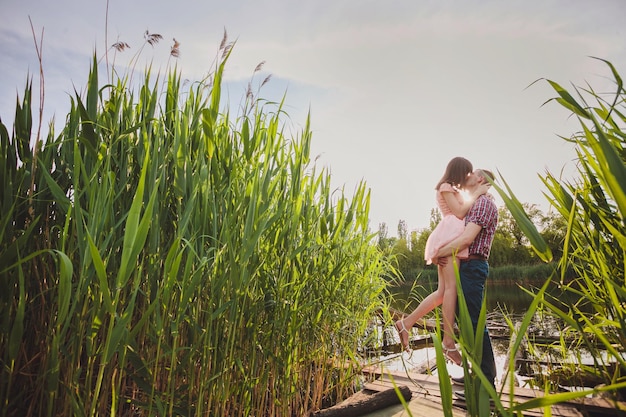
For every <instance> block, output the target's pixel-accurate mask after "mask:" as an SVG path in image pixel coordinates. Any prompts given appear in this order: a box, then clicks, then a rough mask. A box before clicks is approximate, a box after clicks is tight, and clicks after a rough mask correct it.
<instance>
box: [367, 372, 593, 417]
mask: <svg viewBox="0 0 626 417" xmlns="http://www.w3.org/2000/svg"><path fill="white" fill-rule="evenodd" d="M392 378H393V381H392V380H391V379H392ZM394 383H395V384H396V385H407V386H408V387H410V388H411V390H412V391H413V394H414V399H417V398H422V399H427V400H430V401H434V402H435V403H439V404H440V405H439V407H441V390H440V387H439V377H438V376H436V375H421V374H413V375H412V374H410V373H409V374H408V375H407V374H396V373H393V374H391V373H388V374H385V375H381V377H380V378H379V379H377V380H375V381H372V382H370V383H367V384H365V385H364V389H365V390H370V391H373V392H379V391H384V390H387V389H390V388H393V385H394ZM453 390H462V388H461V387H458V389H457V388H456V387H455V386H453ZM519 391H520V394H521V395H518V388H517V387H516V389H515V396H514V400H513V401H514V402H516V403H521V402H524V401H528V400H529V399H531V398H535V397H537V396H541V395H543V392H541V391H538V390H532V389H524V388H519ZM500 401H501V402H502V404H503V405H504V406H505V407H508V406H510V404H511V402H510V396H509V395H508V391H507V392H503V395H502V397H501V398H500ZM452 404H453V405H454V406H457V407H462V408H465V407H466V404H465V402H464V401H462V400H460V399H457V398H454V399H453V403H452ZM550 411H551V413H552V415H553V416H555V417H559V416H560V417H581V416H582V414H581V413H580V411H579V410H578V408H577V407H576V406H575V405H574V404H571V403H560V404H555V405H553V406H551V407H550ZM522 414H523V415H525V416H528V417H535V416H537V417H538V416H543V415H544V414H545V412H544V410H543V409H541V408H539V409H531V410H525V411H523V412H522Z"/></svg>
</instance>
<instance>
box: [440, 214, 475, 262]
mask: <svg viewBox="0 0 626 417" xmlns="http://www.w3.org/2000/svg"><path fill="white" fill-rule="evenodd" d="M481 229H482V226H480V225H478V224H476V223H468V224H466V225H465V230H463V233H461V235H460V236H459V237H457V238H456V239H454V240H453V241H452V242H450V243H448V244H447V245H445V246H443V247H441V248H439V250H438V251H437V254H436V256H435V258H445V257H447V256H451V255H452V254H453V253H457V252H459V251H461V250H463V249H465V248H467V247H469V245H471V244H472V242H473V241H474V239H476V236H478V233H480V230H481ZM433 263H434V262H433Z"/></svg>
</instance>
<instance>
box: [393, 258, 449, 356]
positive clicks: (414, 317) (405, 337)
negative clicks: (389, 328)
mask: <svg viewBox="0 0 626 417" xmlns="http://www.w3.org/2000/svg"><path fill="white" fill-rule="evenodd" d="M455 288H456V287H455ZM445 289H446V287H445V282H444V280H443V276H442V274H441V268H439V273H438V278H437V290H435V291H434V292H432V293H430V294H428V296H427V297H426V298H424V299H423V300H422V302H421V303H419V305H418V306H417V307H416V308H415V310H413V311H412V312H411V314H409V315H408V316H406V317H404V318H403V319H401V320H398V321H397V322H396V323H395V327H396V330H397V331H398V334H399V335H400V342H402V346H403V347H404V349H405V350H408V348H409V332H408V331H407V330H406V329H411V328H412V327H413V325H414V324H415V323H417V321H418V320H419V319H421V318H422V317H423V316H425V315H426V314H428V313H430V312H431V311H432V310H433V309H434V308H435V307H437V306H439V305H440V304H441V303H442V302H443V299H444V292H445ZM453 314H454V312H453Z"/></svg>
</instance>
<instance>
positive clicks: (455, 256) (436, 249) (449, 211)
mask: <svg viewBox="0 0 626 417" xmlns="http://www.w3.org/2000/svg"><path fill="white" fill-rule="evenodd" d="M487 177H489V178H490V179H491V180H493V178H494V177H493V174H492V173H491V172H490V171H487V170H483V169H477V170H474V169H473V167H472V164H471V162H470V161H468V160H467V159H465V158H462V157H456V158H453V159H452V160H451V161H450V162H449V163H448V166H447V167H446V171H445V173H444V175H443V177H442V178H441V180H440V181H439V183H438V184H437V186H436V187H435V189H436V191H437V192H436V197H437V206H438V207H439V210H440V211H441V214H442V216H443V218H442V220H441V221H440V222H439V224H438V225H437V226H436V227H435V229H434V230H433V232H432V233H431V235H430V237H429V238H428V241H427V243H426V251H425V259H426V262H427V263H428V264H431V263H432V264H436V265H437V271H438V288H437V290H436V291H435V292H433V293H431V294H429V295H428V296H427V297H426V298H424V299H423V300H422V302H421V303H420V304H419V305H418V306H417V308H415V310H413V311H412V312H411V314H409V315H408V316H406V317H404V318H402V319H401V320H398V321H397V322H396V323H395V327H396V330H397V331H398V333H399V335H400V341H401V342H402V345H403V347H404V348H405V350H408V349H409V331H408V330H407V329H410V328H412V327H413V325H414V324H415V323H416V322H417V321H418V320H419V319H420V318H422V317H423V316H424V315H426V314H427V313H429V312H430V311H432V310H433V309H434V308H435V307H437V306H439V305H442V316H443V338H442V345H443V351H444V354H445V355H446V357H447V358H448V359H449V360H451V361H452V362H454V363H456V364H457V365H459V364H460V363H461V354H460V352H459V350H458V348H457V347H456V345H455V342H454V337H453V334H454V333H453V332H454V323H455V313H456V305H457V290H456V276H455V268H454V263H455V262H456V263H457V265H458V268H459V274H460V281H461V288H462V289H463V295H464V297H465V301H466V304H467V308H468V312H469V315H470V318H471V321H472V324H473V326H474V331H476V326H477V324H478V318H479V315H480V309H481V307H482V303H483V297H484V289H485V281H486V280H487V275H488V273H489V264H488V262H487V259H488V258H489V252H490V250H491V244H492V242H493V237H494V234H495V231H496V226H497V223H498V209H497V207H496V205H495V202H494V200H493V197H492V196H491V195H489V194H488V193H487V191H488V190H489V187H490V186H491V184H490V182H489V180H488V179H487ZM461 190H465V191H466V192H467V194H468V197H467V199H464V198H463V196H462V195H461V193H460V192H461ZM482 345H483V353H482V361H481V370H482V372H483V373H484V374H485V376H486V377H487V379H488V380H489V381H491V384H492V385H493V384H494V381H495V377H496V365H495V361H494V356H493V348H492V346H491V338H490V337H489V333H488V331H487V329H486V328H485V329H484V334H483V343H482Z"/></svg>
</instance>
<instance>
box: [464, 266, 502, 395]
mask: <svg viewBox="0 0 626 417" xmlns="http://www.w3.org/2000/svg"><path fill="white" fill-rule="evenodd" d="M459 273H460V275H461V288H463V295H464V296H465V303H466V304H467V309H468V312H469V315H470V318H471V319H472V324H473V325H474V332H476V326H477V324H478V317H479V316H480V309H481V307H482V305H483V298H484V296H485V281H486V280H487V274H488V273H489V264H488V263H487V261H483V260H479V259H471V260H467V261H462V262H461V266H460V268H459ZM480 369H481V370H482V371H483V373H484V374H485V376H486V377H487V380H489V381H491V384H492V385H493V384H494V381H495V378H496V362H495V360H494V357H493V348H492V346H491V337H490V336H489V332H488V331H487V327H486V326H485V330H484V332H483V356H482V361H481V363H480Z"/></svg>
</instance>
